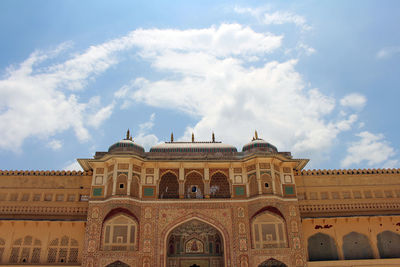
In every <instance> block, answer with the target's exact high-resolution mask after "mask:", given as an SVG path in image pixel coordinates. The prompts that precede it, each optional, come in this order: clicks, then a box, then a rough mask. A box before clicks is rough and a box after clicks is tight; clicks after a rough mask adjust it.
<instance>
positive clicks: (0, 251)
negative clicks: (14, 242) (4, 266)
mask: <svg viewBox="0 0 400 267" xmlns="http://www.w3.org/2000/svg"><path fill="white" fill-rule="evenodd" d="M5 245H6V242H5V241H4V239H3V238H0V263H1V262H3V253H4V246H5Z"/></svg>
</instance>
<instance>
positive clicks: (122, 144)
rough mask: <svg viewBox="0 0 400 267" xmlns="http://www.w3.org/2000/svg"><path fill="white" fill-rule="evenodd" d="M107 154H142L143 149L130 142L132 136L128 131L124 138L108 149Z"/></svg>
mask: <svg viewBox="0 0 400 267" xmlns="http://www.w3.org/2000/svg"><path fill="white" fill-rule="evenodd" d="M108 152H135V153H140V154H143V153H144V148H143V147H142V146H141V145H139V144H136V143H135V142H133V141H132V136H130V135H129V130H128V132H127V133H126V138H125V139H122V140H121V141H119V142H116V143H115V144H113V145H111V146H110V147H109V148H108Z"/></svg>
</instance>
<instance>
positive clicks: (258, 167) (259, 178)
mask: <svg viewBox="0 0 400 267" xmlns="http://www.w3.org/2000/svg"><path fill="white" fill-rule="evenodd" d="M256 178H257V184H258V194H259V195H262V187H261V176H260V164H258V162H257V163H256Z"/></svg>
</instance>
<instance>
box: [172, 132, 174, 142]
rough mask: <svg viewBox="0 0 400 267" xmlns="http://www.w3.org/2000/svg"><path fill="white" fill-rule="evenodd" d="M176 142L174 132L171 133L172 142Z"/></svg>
mask: <svg viewBox="0 0 400 267" xmlns="http://www.w3.org/2000/svg"><path fill="white" fill-rule="evenodd" d="M172 142H174V133H171V143H172Z"/></svg>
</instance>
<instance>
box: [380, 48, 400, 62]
mask: <svg viewBox="0 0 400 267" xmlns="http://www.w3.org/2000/svg"><path fill="white" fill-rule="evenodd" d="M396 54H400V46H389V47H384V48H382V49H381V50H379V51H378V53H376V58H378V59H385V58H390V57H392V56H394V55H396Z"/></svg>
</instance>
